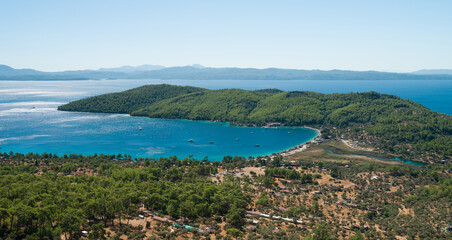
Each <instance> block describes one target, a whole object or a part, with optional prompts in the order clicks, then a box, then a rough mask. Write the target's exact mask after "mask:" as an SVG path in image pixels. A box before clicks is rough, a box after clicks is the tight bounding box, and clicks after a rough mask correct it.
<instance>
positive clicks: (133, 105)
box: [58, 84, 203, 113]
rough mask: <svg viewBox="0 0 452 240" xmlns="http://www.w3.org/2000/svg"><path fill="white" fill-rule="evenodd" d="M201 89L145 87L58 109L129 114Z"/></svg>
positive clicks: (86, 99) (86, 100)
mask: <svg viewBox="0 0 452 240" xmlns="http://www.w3.org/2000/svg"><path fill="white" fill-rule="evenodd" d="M202 90H203V89H202V88H197V87H189V86H173V85H168V84H160V85H146V86H142V87H138V88H134V89H130V90H127V91H123V92H119V93H109V94H103V95H99V96H95V97H89V98H85V99H81V100H78V101H73V102H70V103H68V104H64V105H61V106H59V107H58V110H61V111H77V112H99V113H131V112H133V111H135V110H138V109H140V108H144V107H146V106H149V105H150V104H152V103H154V102H157V101H160V100H163V99H167V98H172V97H176V96H179V95H183V94H187V93H192V92H198V91H202Z"/></svg>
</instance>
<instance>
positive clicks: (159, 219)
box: [152, 216, 173, 222]
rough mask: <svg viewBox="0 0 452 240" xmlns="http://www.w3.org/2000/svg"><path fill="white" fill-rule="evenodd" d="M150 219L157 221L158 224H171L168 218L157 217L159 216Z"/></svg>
mask: <svg viewBox="0 0 452 240" xmlns="http://www.w3.org/2000/svg"><path fill="white" fill-rule="evenodd" d="M152 219H153V220H156V221H159V222H173V221H171V220H169V219H168V218H162V217H159V216H153V217H152Z"/></svg>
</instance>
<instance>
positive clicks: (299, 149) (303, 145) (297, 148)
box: [263, 126, 321, 158]
mask: <svg viewBox="0 0 452 240" xmlns="http://www.w3.org/2000/svg"><path fill="white" fill-rule="evenodd" d="M301 128H307V129H311V130H314V131H315V132H316V133H317V134H316V135H315V136H314V137H313V138H311V139H310V140H308V141H306V142H304V143H301V144H298V145H296V146H294V147H292V148H289V149H286V150H282V151H279V152H275V153H272V154H268V155H264V156H263V157H270V158H272V157H274V156H275V155H281V156H283V157H287V156H291V155H294V154H296V153H299V152H303V151H305V150H306V149H308V146H309V144H311V143H312V141H313V140H315V139H317V138H319V137H320V134H321V131H320V130H319V129H317V128H313V127H308V126H303V127H301Z"/></svg>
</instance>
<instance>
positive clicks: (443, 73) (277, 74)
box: [0, 64, 452, 80]
mask: <svg viewBox="0 0 452 240" xmlns="http://www.w3.org/2000/svg"><path fill="white" fill-rule="evenodd" d="M88 79H183V80H452V71H450V70H420V71H417V72H412V73H393V72H379V71H349V70H328V71H326V70H300V69H282V68H266V69H257V68H211V67H204V66H201V65H198V64H194V65H190V66H182V67H164V66H160V65H142V66H138V67H132V66H123V67H119V68H101V69H98V70H76V71H62V72H42V71H37V70H34V69H14V68H12V67H9V66H6V65H0V80H88Z"/></svg>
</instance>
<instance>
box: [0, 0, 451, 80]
mask: <svg viewBox="0 0 452 240" xmlns="http://www.w3.org/2000/svg"><path fill="white" fill-rule="evenodd" d="M194 63H199V64H202V65H206V66H212V67H257V68H266V67H280V68H298V69H325V70H327V69H350V70H383V71H399V72H404V71H414V70H418V69H422V68H452V1H450V0H444V1H440V0H431V1H430V0H423V1H417V0H406V1H404V0H390V1H389V0H388V1H386V0H378V1H376V0H375V1H366V0H357V1H347V0H340V1H339V0H336V1H321V0H319V1H314V0H312V1H302V0H298V1H286V0H283V1H265V0H258V1H246V0H240V1H233V0H228V1H221V2H220V1H209V0H205V1H189V0H181V1H171V0H166V1H149V0H148V1H144V0H143V1H134V0H127V1H126V0H124V1H114V0H108V1H107V0H105V1H101V0H86V1H84V0H77V1H75V0H73V1H61V0H55V1H47V0H40V1H33V0H30V1H23V0H8V1H6V0H5V1H1V2H0V64H6V65H10V66H12V67H16V68H35V69H39V70H45V71H54V70H66V69H96V68H100V67H116V66H121V65H141V64H160V65H165V66H180V65H189V64H194Z"/></svg>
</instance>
